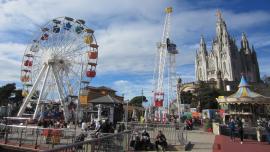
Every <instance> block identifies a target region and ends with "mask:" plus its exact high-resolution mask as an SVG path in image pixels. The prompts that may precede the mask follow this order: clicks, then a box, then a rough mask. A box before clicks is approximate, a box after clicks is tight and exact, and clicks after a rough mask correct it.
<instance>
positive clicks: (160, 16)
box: [0, 0, 270, 96]
mask: <svg viewBox="0 0 270 152" xmlns="http://www.w3.org/2000/svg"><path fill="white" fill-rule="evenodd" d="M171 2H173V1H161V0H147V1H145V0H140V1H127V0H114V1H110V0H98V1H94V0H77V1H76V2H74V1H73V0H58V1H55V0H47V1H44V0H35V2H33V1H32V0H18V1H7V2H5V3H2V4H1V3H0V10H1V11H0V34H1V35H2V34H3V33H4V35H5V37H6V38H9V39H12V38H14V36H11V35H8V34H16V33H24V34H25V33H26V34H27V35H31V34H35V33H36V31H37V30H38V28H39V27H40V26H42V25H43V24H44V23H45V22H47V21H49V20H50V19H52V18H55V17H59V16H71V17H74V18H82V19H85V20H86V21H87V22H86V24H87V25H88V26H89V27H94V29H95V35H96V38H97V41H98V43H99V45H100V52H99V65H98V76H102V74H109V73H113V72H118V73H123V74H125V73H129V74H130V73H132V74H145V73H147V74H149V73H152V72H153V69H154V67H153V66H154V57H155V53H156V46H155V45H156V42H158V41H160V39H161V33H162V25H163V22H164V21H163V20H164V13H163V9H164V8H165V7H166V6H167V4H169V3H171ZM184 6H187V4H185V5H184ZM215 12H216V10H215V9H207V10H206V9H193V10H192V9H181V8H175V11H174V13H173V14H172V28H171V36H172V38H173V41H174V42H175V43H176V44H177V45H178V49H179V51H180V53H179V55H177V67H178V69H180V70H181V65H185V64H193V63H194V56H195V50H196V49H197V48H198V43H199V39H200V35H201V34H204V36H205V37H206V41H208V45H209V43H211V40H212V38H213V37H214V36H215V20H216V16H215ZM223 14H224V19H225V21H226V23H227V27H228V30H229V31H230V30H237V31H239V32H242V30H245V29H248V28H250V27H253V26H255V25H259V24H264V23H268V22H269V21H270V17H269V15H270V14H269V13H268V12H262V11H256V12H244V13H236V12H232V11H228V10H223ZM11 32H12V33H11ZM247 34H248V35H249V33H247ZM20 39H31V37H30V38H24V37H21V38H20ZM266 39H268V37H265V38H262V39H261V40H260V42H266V41H267V40H266ZM1 41H4V38H3V37H2V38H1V39H0V42H1ZM251 43H253V42H251ZM258 43H259V42H258ZM16 44H17V46H16ZM254 45H255V46H258V45H268V43H264V44H261V43H259V44H256V43H254ZM15 46H16V47H15ZM5 47H6V48H5ZM25 48H26V44H19V42H17V40H16V41H15V40H14V41H13V42H10V43H7V42H5V43H4V42H2V44H0V54H1V55H3V56H2V57H1V58H0V60H1V63H2V62H6V63H10V64H9V65H8V66H10V67H9V68H8V69H7V68H6V66H3V65H1V66H0V69H1V70H2V71H5V72H3V74H1V76H0V79H1V80H6V79H10V80H14V81H15V80H16V79H17V80H18V79H19V73H20V64H21V56H22V53H23V51H22V52H20V51H19V50H25ZM6 50H10V52H12V51H14V50H17V51H15V52H13V53H9V52H6ZM192 70H194V69H192ZM178 73H181V71H180V72H178ZM100 74H101V75H100ZM182 76H183V77H187V79H191V78H192V75H190V73H188V74H187V75H182ZM146 81H148V80H142V82H132V83H131V82H130V81H128V82H125V81H119V82H115V84H114V85H115V86H123V88H124V86H125V87H130V88H127V89H131V90H134V89H133V88H135V89H137V90H140V87H142V86H143V85H144V83H145V82H146ZM146 83H147V84H148V82H146ZM150 84H151V83H149V86H150ZM118 88H119V90H120V92H121V87H118ZM122 90H123V91H125V90H126V89H122ZM149 90H151V89H149ZM128 94H132V92H129V93H128ZM133 95H134V94H133ZM129 96H131V95H129Z"/></svg>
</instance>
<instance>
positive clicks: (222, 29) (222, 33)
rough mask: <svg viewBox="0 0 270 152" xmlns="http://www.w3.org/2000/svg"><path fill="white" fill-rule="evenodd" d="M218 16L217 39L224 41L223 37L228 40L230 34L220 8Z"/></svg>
mask: <svg viewBox="0 0 270 152" xmlns="http://www.w3.org/2000/svg"><path fill="white" fill-rule="evenodd" d="M216 16H217V23H216V34H217V39H218V40H219V41H222V39H223V40H227V39H228V36H229V35H228V32H227V27H226V23H225V21H224V20H223V18H222V14H221V11H220V10H219V9H218V10H217V13H216Z"/></svg>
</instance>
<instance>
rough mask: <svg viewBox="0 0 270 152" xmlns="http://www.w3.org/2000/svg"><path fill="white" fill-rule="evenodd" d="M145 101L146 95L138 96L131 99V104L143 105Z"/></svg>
mask: <svg viewBox="0 0 270 152" xmlns="http://www.w3.org/2000/svg"><path fill="white" fill-rule="evenodd" d="M145 101H147V100H146V97H145V96H136V97H134V98H132V99H131V100H130V102H129V104H130V105H132V106H138V107H142V102H145Z"/></svg>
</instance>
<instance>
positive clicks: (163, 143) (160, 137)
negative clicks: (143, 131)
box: [156, 130, 167, 150]
mask: <svg viewBox="0 0 270 152" xmlns="http://www.w3.org/2000/svg"><path fill="white" fill-rule="evenodd" d="M158 145H160V146H161V147H162V150H165V148H166V147H167V141H166V137H165V135H164V134H163V133H162V131H161V130H160V131H158V135H157V137H156V150H158Z"/></svg>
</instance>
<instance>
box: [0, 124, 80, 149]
mask: <svg viewBox="0 0 270 152" xmlns="http://www.w3.org/2000/svg"><path fill="white" fill-rule="evenodd" d="M74 138H75V131H74V130H71V129H54V128H41V127H37V126H20V125H5V124H0V143H1V144H5V145H7V146H8V145H11V146H13V147H27V148H31V149H51V148H54V147H57V146H61V145H66V144H71V143H73V141H74Z"/></svg>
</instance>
